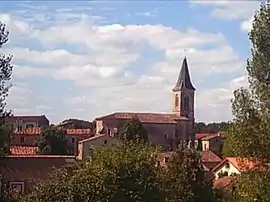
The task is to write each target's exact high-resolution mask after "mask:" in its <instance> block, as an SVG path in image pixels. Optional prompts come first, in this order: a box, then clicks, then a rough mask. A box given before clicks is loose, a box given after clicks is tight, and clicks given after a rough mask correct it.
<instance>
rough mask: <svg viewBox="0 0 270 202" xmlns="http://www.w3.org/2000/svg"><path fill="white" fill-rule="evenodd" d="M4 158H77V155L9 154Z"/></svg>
mask: <svg viewBox="0 0 270 202" xmlns="http://www.w3.org/2000/svg"><path fill="white" fill-rule="evenodd" d="M4 158H63V159H76V156H66V155H23V154H22V155H9V156H6V157H4Z"/></svg>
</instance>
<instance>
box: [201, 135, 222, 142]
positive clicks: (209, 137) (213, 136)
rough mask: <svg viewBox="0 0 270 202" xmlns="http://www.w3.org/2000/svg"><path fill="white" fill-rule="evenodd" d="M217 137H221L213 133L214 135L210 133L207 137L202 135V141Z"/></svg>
mask: <svg viewBox="0 0 270 202" xmlns="http://www.w3.org/2000/svg"><path fill="white" fill-rule="evenodd" d="M216 137H219V136H218V135H216V134H213V135H209V136H206V137H202V138H201V140H202V141H208V140H211V139H213V138H216ZM219 138H221V137H219Z"/></svg>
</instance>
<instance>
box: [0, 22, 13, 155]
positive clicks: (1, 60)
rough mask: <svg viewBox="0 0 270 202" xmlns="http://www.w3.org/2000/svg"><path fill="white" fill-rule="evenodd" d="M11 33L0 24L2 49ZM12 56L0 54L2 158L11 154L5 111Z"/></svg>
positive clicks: (0, 44) (0, 148) (9, 133)
mask: <svg viewBox="0 0 270 202" xmlns="http://www.w3.org/2000/svg"><path fill="white" fill-rule="evenodd" d="M8 35H9V32H8V31H7V30H6V26H5V25H4V24H3V23H1V22H0V48H2V46H3V45H4V44H5V43H7V41H8ZM11 60H12V56H11V55H8V56H6V55H4V54H3V53H1V52H0V75H1V76H0V157H3V156H5V155H7V154H9V153H10V135H11V131H10V130H9V129H8V128H7V127H6V125H5V118H7V117H8V116H9V114H10V113H7V112H6V110H5V107H6V98H7V96H8V92H9V89H10V87H11V84H10V83H9V81H10V79H11V74H12V69H13V66H12V65H11Z"/></svg>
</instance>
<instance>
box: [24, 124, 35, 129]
mask: <svg viewBox="0 0 270 202" xmlns="http://www.w3.org/2000/svg"><path fill="white" fill-rule="evenodd" d="M26 128H27V129H28V128H34V125H33V124H27V125H26Z"/></svg>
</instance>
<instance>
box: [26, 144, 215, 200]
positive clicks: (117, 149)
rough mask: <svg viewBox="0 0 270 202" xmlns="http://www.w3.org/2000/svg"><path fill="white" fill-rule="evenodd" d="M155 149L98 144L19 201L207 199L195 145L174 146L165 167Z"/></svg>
mask: <svg viewBox="0 0 270 202" xmlns="http://www.w3.org/2000/svg"><path fill="white" fill-rule="evenodd" d="M157 152H159V149H158V148H153V147H149V146H147V145H144V144H137V143H136V144H134V143H126V144H122V145H118V146H114V147H109V148H104V149H102V150H99V151H96V152H95V160H94V161H91V162H89V161H85V162H82V163H81V164H80V165H77V167H75V168H74V169H71V168H70V169H61V170H59V171H58V172H57V173H56V174H54V175H53V176H52V178H51V179H50V180H48V181H46V182H43V183H41V184H40V185H39V186H38V189H36V190H35V191H34V192H32V193H30V195H28V196H26V197H25V198H24V199H23V200H22V201H25V202H26V201H27V202H32V201H33V202H34V201H35V202H36V201H39V202H43V201H44V202H50V201H52V202H54V201H66V202H69V201H70V202H71V201H76V202H80V201H88V202H92V201H93V202H97V201H105V202H127V201H129V202H133V201H134V202H151V201H152V202H159V201H160V202H164V201H179V202H181V201H183V202H184V201H190V202H197V201H206V202H208V201H212V191H211V186H212V184H211V181H210V180H207V179H206V176H205V174H204V172H203V171H202V170H201V169H200V164H199V156H198V154H197V153H196V151H193V150H187V149H184V148H181V149H179V151H178V153H176V154H175V155H174V156H173V160H172V161H169V163H168V169H165V168H162V167H159V166H156V157H157ZM69 174H70V175H69ZM202 198H203V199H202ZM187 199H188V200H187Z"/></svg>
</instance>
